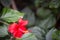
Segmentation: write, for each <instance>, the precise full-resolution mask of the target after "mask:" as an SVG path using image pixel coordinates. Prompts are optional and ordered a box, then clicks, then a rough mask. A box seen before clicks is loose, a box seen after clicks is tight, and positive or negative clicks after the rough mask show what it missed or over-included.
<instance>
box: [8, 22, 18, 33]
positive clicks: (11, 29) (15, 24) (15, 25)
mask: <svg viewBox="0 0 60 40" xmlns="http://www.w3.org/2000/svg"><path fill="white" fill-rule="evenodd" d="M17 29H18V24H17V23H12V24H10V25H9V27H8V31H9V32H10V33H14V32H15V31H17Z"/></svg>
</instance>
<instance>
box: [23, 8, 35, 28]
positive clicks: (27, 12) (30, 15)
mask: <svg viewBox="0 0 60 40" xmlns="http://www.w3.org/2000/svg"><path fill="white" fill-rule="evenodd" d="M22 12H24V13H25V15H24V17H23V18H24V19H26V20H28V21H29V23H28V25H27V26H28V27H30V26H33V25H35V15H34V12H32V11H31V9H29V8H28V7H26V8H24V9H23V10H22Z"/></svg>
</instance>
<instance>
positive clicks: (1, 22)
mask: <svg viewBox="0 0 60 40" xmlns="http://www.w3.org/2000/svg"><path fill="white" fill-rule="evenodd" d="M0 23H3V24H5V25H7V26H8V25H9V24H8V23H6V22H3V21H1V20H0Z"/></svg>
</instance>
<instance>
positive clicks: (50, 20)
mask: <svg viewBox="0 0 60 40" xmlns="http://www.w3.org/2000/svg"><path fill="white" fill-rule="evenodd" d="M36 23H37V26H39V27H40V28H42V29H44V30H45V31H46V32H48V31H49V29H51V28H52V27H53V26H54V25H55V23H56V19H55V17H54V16H53V15H50V16H49V17H47V18H46V19H43V20H39V21H38V20H37V21H36Z"/></svg>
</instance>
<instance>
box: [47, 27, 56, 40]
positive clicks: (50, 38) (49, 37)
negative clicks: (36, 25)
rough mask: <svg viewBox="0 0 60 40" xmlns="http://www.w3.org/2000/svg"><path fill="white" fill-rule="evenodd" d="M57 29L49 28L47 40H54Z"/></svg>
mask: <svg viewBox="0 0 60 40" xmlns="http://www.w3.org/2000/svg"><path fill="white" fill-rule="evenodd" d="M55 31H56V29H54V28H52V29H51V30H49V32H48V33H47V34H46V40H52V34H53V33H54V32H55Z"/></svg>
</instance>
